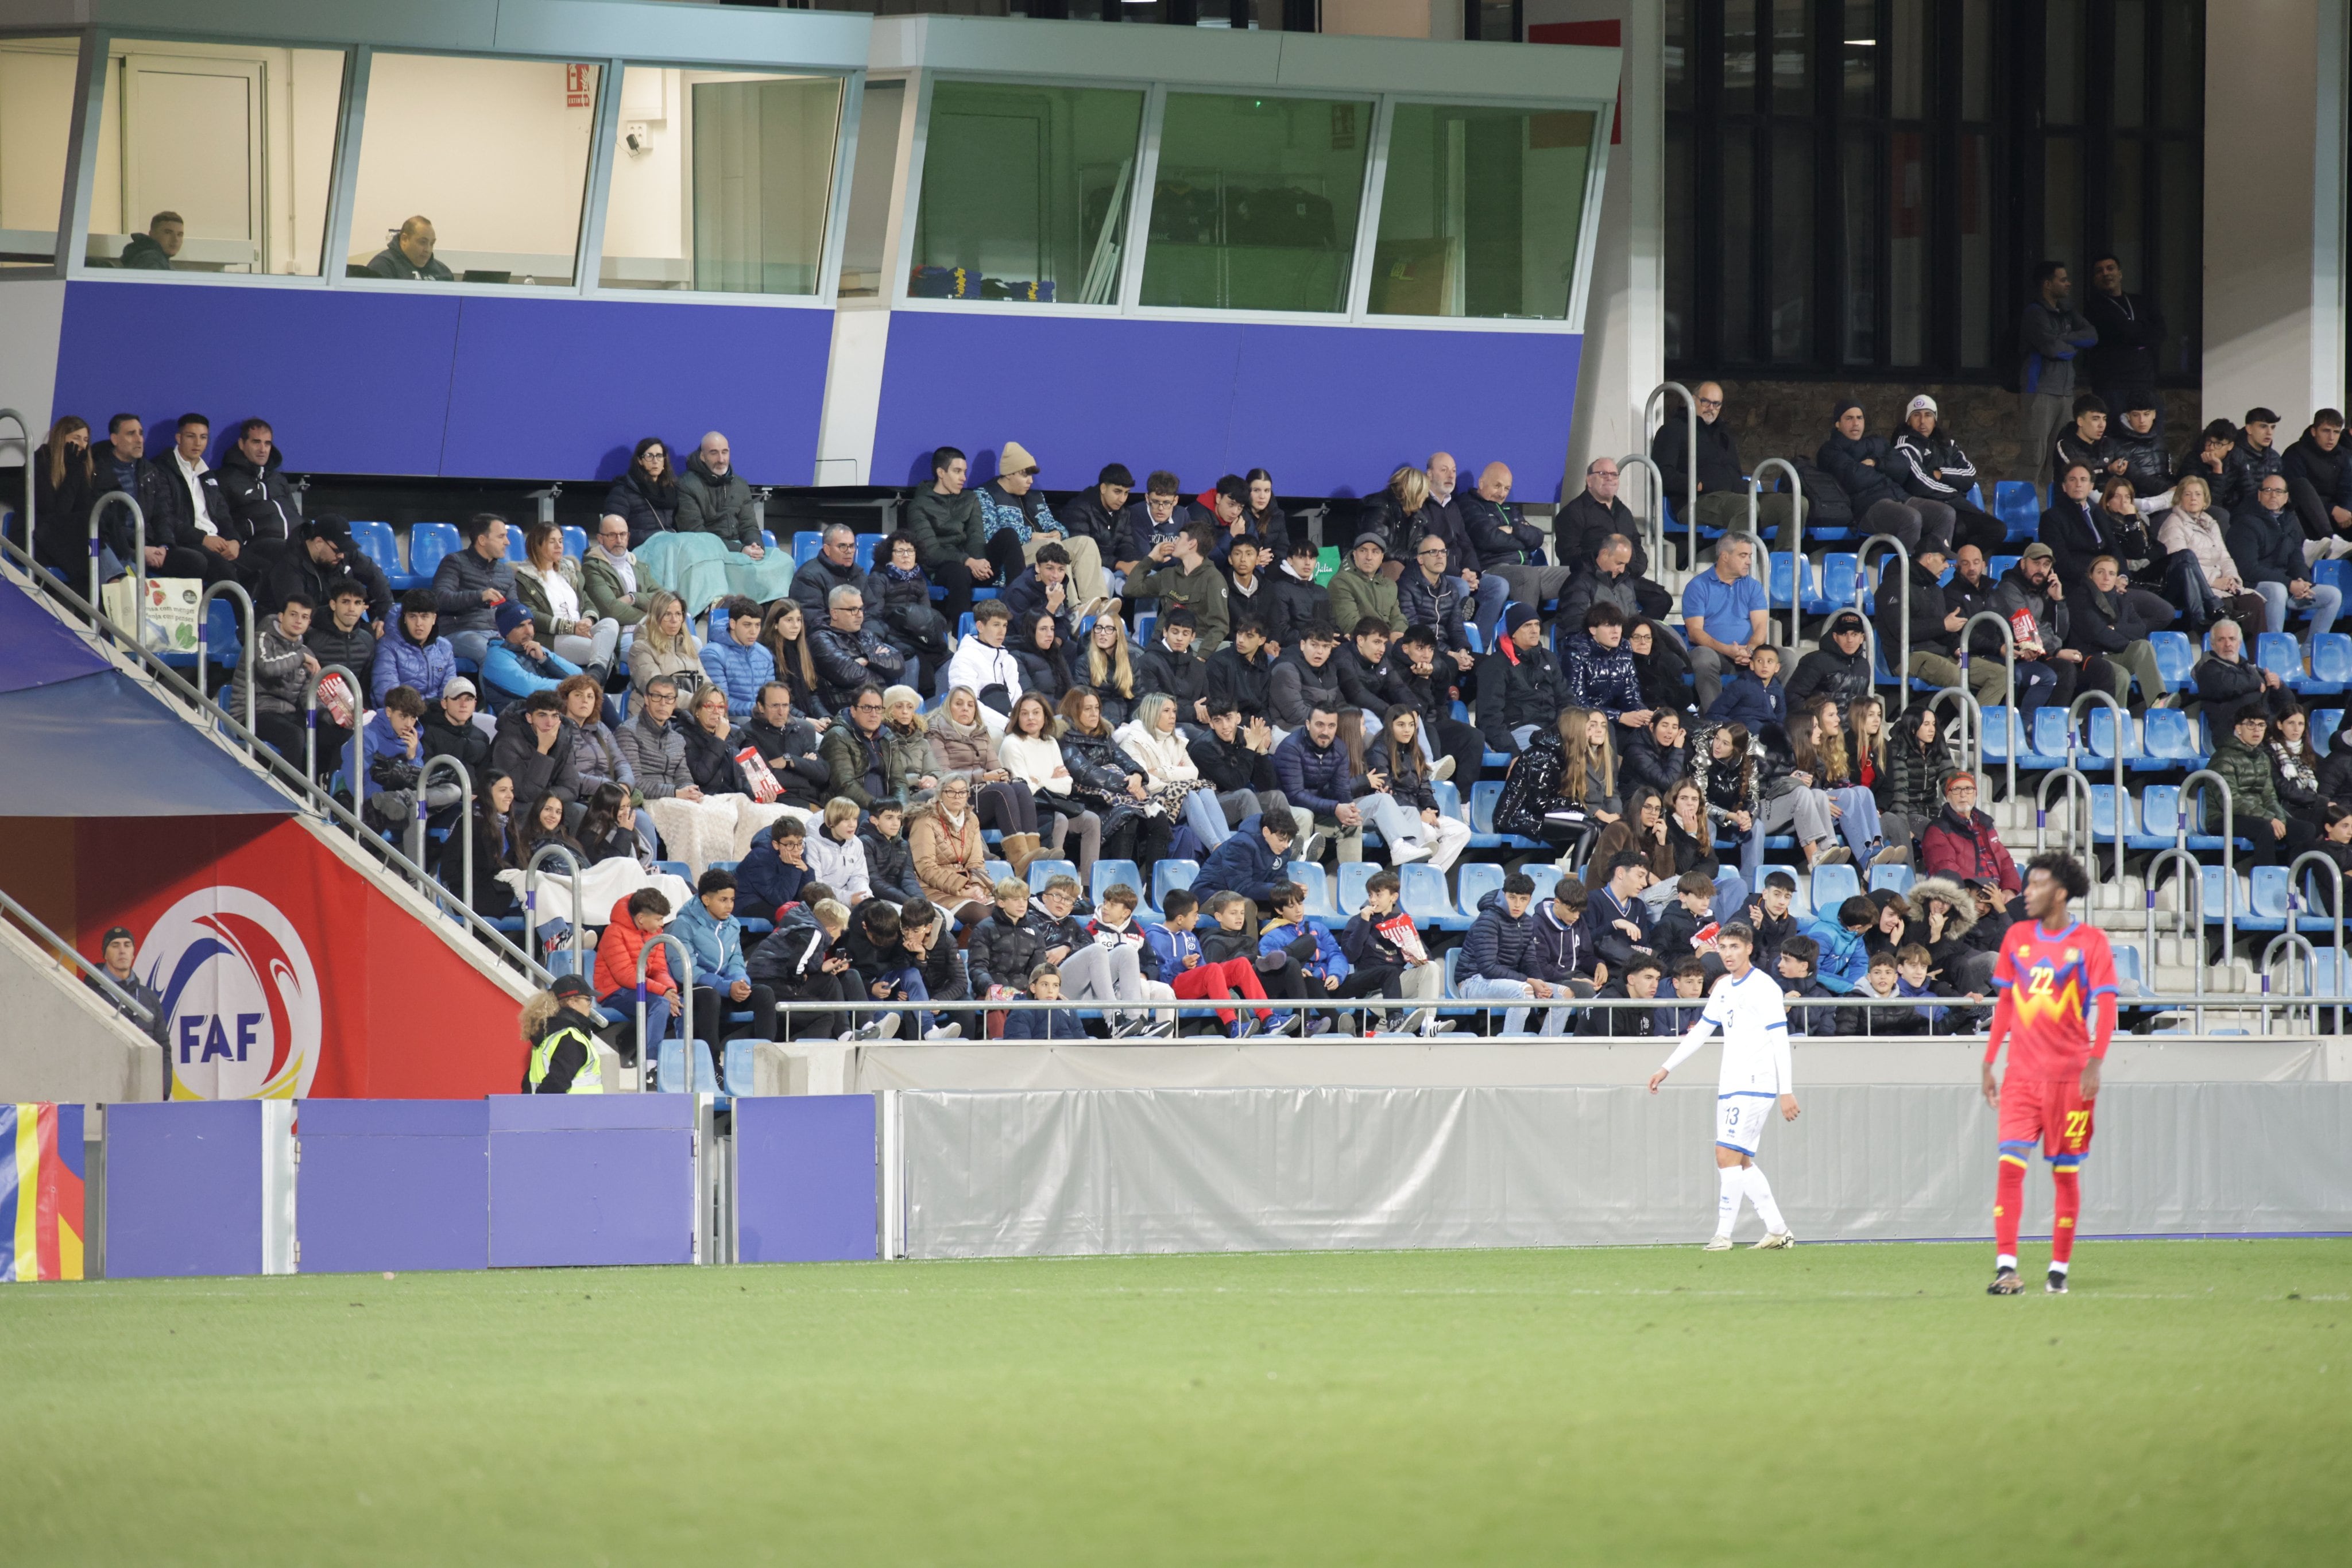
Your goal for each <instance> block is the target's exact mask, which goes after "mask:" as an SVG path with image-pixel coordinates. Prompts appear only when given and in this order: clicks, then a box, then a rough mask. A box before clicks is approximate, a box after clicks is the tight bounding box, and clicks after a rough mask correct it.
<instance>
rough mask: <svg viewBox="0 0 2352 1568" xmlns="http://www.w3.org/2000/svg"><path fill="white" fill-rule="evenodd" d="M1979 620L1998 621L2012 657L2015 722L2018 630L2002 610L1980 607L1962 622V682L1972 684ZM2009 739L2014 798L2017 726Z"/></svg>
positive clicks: (2006, 652) (2004, 654)
mask: <svg viewBox="0 0 2352 1568" xmlns="http://www.w3.org/2000/svg"><path fill="white" fill-rule="evenodd" d="M1979 621H1990V622H1992V623H1993V624H1994V625H1996V626H1998V627H2000V650H2001V654H2002V657H2003V658H2005V659H2006V660H2007V661H2008V664H2009V701H2008V704H2007V706H2008V708H2009V712H2010V721H2011V723H2015V722H2016V716H2017V711H2018V710H2017V630H2016V628H2014V627H2012V626H2011V625H2010V623H2009V617H2008V616H2006V615H2003V614H2002V613H2001V612H2000V611H1998V610H1979V611H1978V612H1976V613H1975V614H1974V615H1971V616H1969V618H1968V619H1967V620H1966V621H1964V622H1961V623H1960V659H1959V664H1960V685H1964V686H1965V685H1968V684H1969V641H1970V639H1971V638H1973V637H1974V636H1975V635H1976V630H1977V622H1979ZM1906 624H1907V622H1906ZM2005 743H2006V745H2007V747H2008V748H2009V799H2011V800H2015V799H2017V734H2016V732H2015V731H2014V730H2012V731H2011V732H2010V734H2009V735H2008V736H2007V737H2005Z"/></svg>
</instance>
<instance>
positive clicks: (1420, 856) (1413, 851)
mask: <svg viewBox="0 0 2352 1568" xmlns="http://www.w3.org/2000/svg"><path fill="white" fill-rule="evenodd" d="M1436 851H1437V846H1436V845H1435V844H1433V843H1428V844H1423V843H1415V842H1414V841H1412V840H1411V839H1407V840H1405V841H1403V842H1402V843H1401V844H1391V845H1390V846H1389V863H1390V864H1391V865H1406V864H1409V863H1411V862H1413V861H1421V860H1427V859H1428V858H1429V857H1430V856H1431V855H1432V854H1433V853H1435V852H1436Z"/></svg>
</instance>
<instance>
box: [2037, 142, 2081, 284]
mask: <svg viewBox="0 0 2352 1568" xmlns="http://www.w3.org/2000/svg"><path fill="white" fill-rule="evenodd" d="M2042 257H2043V258H2047V259H2048V260H2051V261H2063V262H2064V263H2065V264H2066V267H2067V270H2068V271H2069V272H2071V273H2073V274H2074V277H2075V278H2076V282H2075V285H2074V287H2075V296H2074V297H2075V298H2077V299H2079V298H2082V292H2081V291H2082V289H2083V288H2084V287H2085V286H2086V285H2087V282H2088V278H2089V271H2090V269H2089V268H2088V267H2086V266H2085V265H2084V256H2083V144H2082V143H2081V142H2080V141H2076V140H2075V139H2074V137H2071V136H2053V137H2051V138H2050V139H2049V140H2048V141H2044V142H2043V143H2042Z"/></svg>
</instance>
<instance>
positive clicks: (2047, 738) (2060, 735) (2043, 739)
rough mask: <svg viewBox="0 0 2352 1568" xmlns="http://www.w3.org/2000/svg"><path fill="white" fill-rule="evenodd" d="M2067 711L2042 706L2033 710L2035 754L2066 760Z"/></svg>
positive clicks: (2060, 760)
mask: <svg viewBox="0 0 2352 1568" xmlns="http://www.w3.org/2000/svg"><path fill="white" fill-rule="evenodd" d="M2069 733H2070V732H2069V730H2068V729H2067V727H2066V710H2065V709H2064V708H2063V707H2050V706H2042V707H2038V708H2035V709H2034V710H2033V753H2034V755H2035V756H2037V757H2046V758H2053V759H2055V760H2057V761H2059V762H2063V761H2064V760H2065V758H2066V737H2067V736H2068V734H2069Z"/></svg>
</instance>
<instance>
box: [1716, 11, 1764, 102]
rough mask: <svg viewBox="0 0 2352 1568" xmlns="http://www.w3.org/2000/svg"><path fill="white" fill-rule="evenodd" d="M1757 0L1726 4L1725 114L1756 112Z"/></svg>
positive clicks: (1724, 19)
mask: <svg viewBox="0 0 2352 1568" xmlns="http://www.w3.org/2000/svg"><path fill="white" fill-rule="evenodd" d="M1757 4H1758V0H1724V6H1723V112H1724V113H1726V114H1750V113H1753V112H1754V111H1755V109H1756V6H1757Z"/></svg>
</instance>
